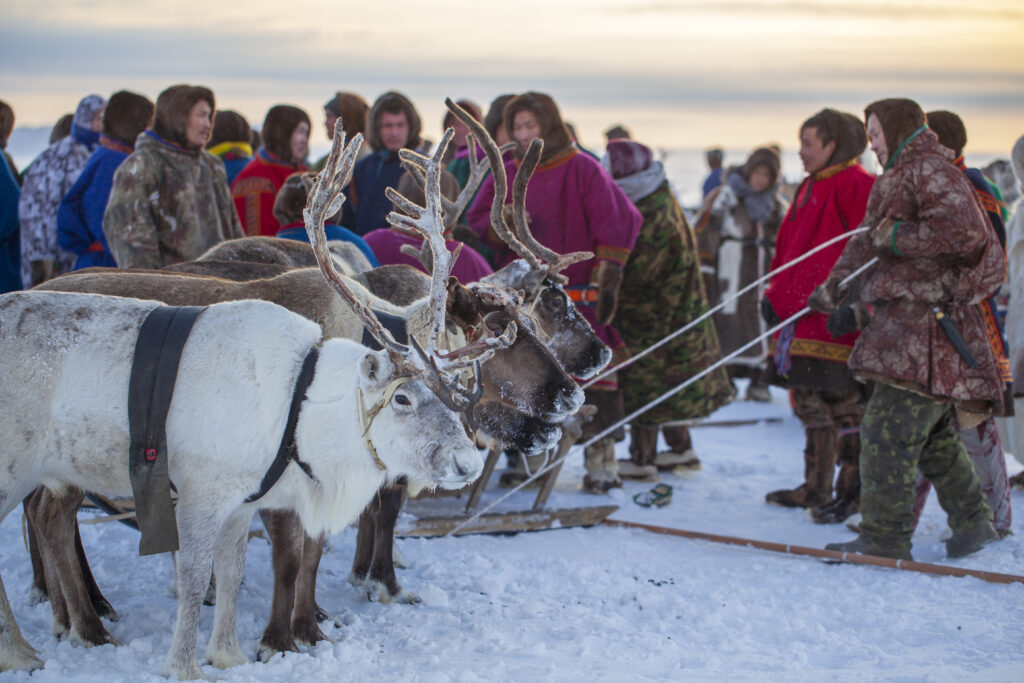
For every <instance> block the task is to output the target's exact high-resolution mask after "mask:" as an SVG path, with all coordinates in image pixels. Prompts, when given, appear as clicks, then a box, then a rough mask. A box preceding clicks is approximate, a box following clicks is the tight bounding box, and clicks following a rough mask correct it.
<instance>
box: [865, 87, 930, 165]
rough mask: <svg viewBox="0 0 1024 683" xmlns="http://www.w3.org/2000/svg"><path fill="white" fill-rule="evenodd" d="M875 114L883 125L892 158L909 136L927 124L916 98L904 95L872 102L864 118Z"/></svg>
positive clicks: (887, 146) (887, 147) (866, 109)
mask: <svg viewBox="0 0 1024 683" xmlns="http://www.w3.org/2000/svg"><path fill="white" fill-rule="evenodd" d="M872 114H874V115H875V116H876V117H878V122H879V123H880V124H881V125H882V135H884V136H885V146H886V149H887V150H888V152H889V159H892V155H893V153H894V152H895V151H896V149H897V148H898V147H899V146H900V145H901V144H903V142H904V141H905V140H906V139H907V138H909V137H910V136H911V135H912V134H913V132H914V131H915V130H917V129H918V128H920V127H921V126H923V125H925V118H924V111H922V110H921V106H920V105H919V104H918V103H917V102H915V101H914V100H908V99H906V98H904V97H893V98H890V99H887V100H878V101H877V102H872V103H871V104H869V105H868V106H867V108H865V109H864V120H865V121H867V120H868V119H869V118H871V115H872Z"/></svg>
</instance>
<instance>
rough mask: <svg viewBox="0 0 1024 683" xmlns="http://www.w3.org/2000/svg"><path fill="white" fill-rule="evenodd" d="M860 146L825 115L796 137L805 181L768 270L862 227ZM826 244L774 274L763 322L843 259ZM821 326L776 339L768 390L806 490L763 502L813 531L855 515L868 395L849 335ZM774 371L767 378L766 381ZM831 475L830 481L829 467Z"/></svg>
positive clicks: (784, 314)
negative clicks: (772, 386) (808, 519)
mask: <svg viewBox="0 0 1024 683" xmlns="http://www.w3.org/2000/svg"><path fill="white" fill-rule="evenodd" d="M866 146H867V136H866V135H865V133H864V125H863V124H862V123H861V122H860V119H858V118H856V117H855V116H853V115H852V114H846V113H844V112H839V111H836V110H835V109H823V110H821V111H820V112H818V113H817V114H815V115H814V116H812V117H810V118H809V119H807V120H806V121H804V123H803V125H802V126H801V127H800V158H801V160H802V161H803V164H804V169H805V170H806V171H807V173H808V175H807V177H806V178H805V179H804V181H803V182H802V183H801V184H800V187H799V188H798V189H797V192H796V194H795V196H794V201H793V204H792V206H790V208H789V211H788V212H787V213H786V217H785V219H784V220H783V221H782V225H781V226H780V227H779V232H778V235H777V237H776V244H775V257H774V258H773V259H772V263H771V270H776V269H778V268H780V267H781V266H783V265H784V264H787V263H789V262H791V261H793V260H795V259H796V258H797V257H800V256H803V255H804V254H806V253H807V252H809V251H811V250H812V249H814V248H817V247H818V246H819V245H821V244H823V243H824V242H827V241H828V240H830V239H833V238H835V237H838V236H840V235H842V234H844V233H846V232H847V231H849V230H852V229H854V228H856V227H857V226H858V225H860V224H861V220H862V219H863V217H864V210H865V207H866V206H867V199H868V193H869V192H870V191H871V185H872V183H873V182H874V178H873V177H872V176H871V174H870V173H868V172H867V171H866V170H864V167H862V166H861V165H860V163H859V159H860V154H861V153H862V152H863V151H864V148H865V147H866ZM843 246H844V245H843V243H842V242H840V243H837V244H833V245H832V246H830V247H828V248H826V249H823V250H821V251H819V252H817V253H816V254H813V255H811V256H810V257H809V258H808V259H807V260H805V261H803V262H802V263H801V264H800V265H799V266H797V267H794V268H790V269H788V270H786V271H784V272H782V273H778V274H777V275H775V276H774V277H773V278H772V281H771V283H770V284H769V286H768V288H767V289H766V291H765V302H766V303H765V304H764V310H765V317H766V322H768V323H769V324H770V325H773V326H774V325H775V324H776V323H778V322H779V321H780V320H784V319H786V318H789V317H791V316H792V315H794V314H796V313H797V311H799V310H801V309H802V308H804V307H805V306H806V305H807V297H808V296H810V294H811V292H812V291H813V290H814V288H815V287H816V286H818V285H819V284H821V283H822V282H823V281H824V280H825V277H826V276H827V275H828V273H829V271H830V270H831V268H832V266H833V265H835V262H836V259H838V258H839V255H840V254H841V253H842V251H843ZM834 331H835V330H830V329H829V328H828V324H827V318H826V316H824V315H822V314H820V313H810V314H808V315H804V316H803V317H801V318H800V319H798V320H797V321H796V322H795V323H791V324H790V325H788V326H787V327H785V328H783V329H782V330H781V331H780V332H779V333H778V334H777V335H776V339H775V349H774V357H773V362H772V363H769V367H768V371H769V375H774V377H773V378H772V381H773V382H774V383H776V384H780V385H782V386H785V387H788V388H789V389H790V392H791V395H792V400H793V412H794V413H796V416H797V417H798V418H800V422H801V423H802V424H803V427H804V433H805V436H806V446H805V448H804V482H803V483H802V484H800V485H799V486H797V487H796V488H795V489H780V490H777V491H772V492H770V493H768V494H767V495H766V496H765V499H766V500H767V502H769V503H775V504H777V505H784V506H786V507H804V508H810V509H811V511H812V512H811V515H812V519H814V521H815V522H819V523H836V522H841V521H843V520H844V519H846V518H847V517H849V516H850V515H852V514H854V513H856V512H857V505H858V501H859V494H860V479H859V476H858V457H859V454H860V434H859V430H860V421H861V416H862V415H863V414H864V406H865V405H866V401H867V393H866V388H865V387H864V386H863V385H861V384H859V383H858V382H857V381H856V380H855V379H854V377H853V375H852V374H851V373H850V371H849V369H847V367H846V360H847V358H849V356H850V351H851V349H852V348H853V344H854V342H856V340H857V335H856V330H845V331H842V333H841V334H833V332H834ZM773 371H774V372H773ZM837 461H838V462H839V465H840V470H839V475H838V477H837V479H836V481H835V493H836V497H835V500H834V501H833V497H832V492H833V482H832V478H833V476H834V475H835V465H836V462H837Z"/></svg>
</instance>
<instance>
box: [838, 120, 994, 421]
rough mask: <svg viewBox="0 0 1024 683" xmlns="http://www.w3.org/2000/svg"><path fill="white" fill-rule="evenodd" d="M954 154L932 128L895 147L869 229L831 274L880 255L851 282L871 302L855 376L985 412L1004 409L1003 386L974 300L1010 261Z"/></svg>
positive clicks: (874, 196) (876, 190)
mask: <svg viewBox="0 0 1024 683" xmlns="http://www.w3.org/2000/svg"><path fill="white" fill-rule="evenodd" d="M951 158H952V157H951V153H949V152H948V150H946V149H945V148H943V147H941V146H940V145H939V142H938V139H937V138H936V137H935V135H934V133H932V132H931V131H930V130H925V131H924V132H922V133H921V134H919V135H918V136H917V137H916V138H913V139H911V140H910V141H909V143H907V144H906V146H905V147H904V148H903V149H902V150H897V154H896V155H895V159H894V160H893V161H891V162H890V164H889V168H888V170H886V171H885V173H883V174H882V175H881V176H880V177H879V178H878V180H877V181H876V182H875V185H874V187H873V188H872V190H871V195H870V196H869V198H868V206H867V214H866V215H865V218H864V224H866V225H870V226H874V227H873V229H872V231H869V232H867V233H861V234H859V235H857V236H856V237H854V238H852V239H851V240H850V243H849V244H848V245H847V247H846V249H845V250H844V251H843V255H842V256H841V257H840V259H839V261H838V262H837V263H836V265H835V267H834V268H833V270H832V274H833V275H836V276H839V277H841V278H844V277H846V276H847V275H849V274H850V273H852V272H853V271H854V270H855V269H856V268H857V267H859V266H860V265H862V264H864V263H867V261H868V260H870V259H871V258H872V257H873V256H878V257H879V261H878V263H876V264H875V265H874V266H872V267H871V268H870V269H869V270H867V271H866V272H865V273H864V274H862V275H860V276H859V277H858V280H857V281H856V282H857V283H858V284H856V285H854V287H855V288H858V287H859V296H860V299H861V300H862V301H863V302H865V303H867V304H869V305H871V306H873V308H874V316H873V318H872V320H871V322H869V323H868V324H867V326H866V327H865V328H864V329H863V330H862V331H861V336H860V339H858V340H857V344H856V346H854V349H853V353H852V355H851V356H850V360H849V366H850V369H851V370H853V371H854V373H855V374H857V376H858V377H861V378H870V379H877V380H880V381H883V382H886V383H888V384H892V385H895V386H900V387H902V388H905V389H910V390H912V391H916V392H918V393H921V394H924V395H926V396H930V397H932V398H934V399H936V400H940V401H952V402H954V403H955V404H956V405H957V406H958V407H960V408H962V409H965V410H968V411H971V412H987V411H988V410H989V409H991V408H993V407H996V408H998V407H1000V406H1001V402H1002V392H1003V382H1002V379H1001V378H1000V375H999V370H998V369H997V367H996V362H995V359H994V357H993V355H992V350H991V347H990V346H989V343H988V339H987V333H986V328H985V324H984V321H983V320H982V317H981V314H980V311H979V308H978V306H976V305H975V304H977V303H978V302H979V301H981V300H982V299H984V298H985V297H987V296H988V295H990V294H992V293H993V292H994V291H995V290H996V289H997V288H998V287H999V285H1000V284H1001V283H1002V281H1003V279H1004V277H1005V275H1006V259H1005V256H1004V255H1003V250H1002V247H1001V246H1000V245H999V240H998V238H997V237H996V235H995V233H994V231H993V230H992V228H991V226H990V225H989V222H988V220H987V218H986V217H985V213H984V211H983V209H982V207H981V205H980V204H979V202H978V199H977V196H976V195H975V192H974V189H973V188H972V187H971V184H970V182H969V181H968V180H967V178H966V177H964V175H963V173H961V172H960V170H959V169H957V168H956V166H953V165H952V164H951V163H949V162H950V159H951ZM887 218H888V219H892V220H891V221H890V222H885V219H887ZM892 221H898V222H897V223H895V224H894V223H893V222H892ZM880 230H881V231H882V233H884V234H882V233H880V234H877V235H876V234H875V233H876V232H878V231H880ZM873 245H874V246H873ZM935 307H938V308H940V309H941V310H942V311H943V312H944V313H945V314H947V315H948V316H949V318H951V319H952V320H953V322H954V323H955V324H956V326H957V327H958V328H959V330H960V332H961V334H962V335H963V337H964V339H965V341H966V342H967V345H968V347H969V348H970V351H971V354H972V355H973V356H974V358H975V360H976V361H977V367H976V368H974V369H971V368H969V367H968V366H967V363H966V362H965V361H964V359H963V358H962V357H961V356H960V354H959V353H958V352H957V350H956V349H955V348H954V346H953V344H952V342H951V341H950V338H949V336H948V335H947V334H946V332H945V331H944V330H943V329H942V327H941V326H940V325H939V322H938V321H937V319H936V316H935V314H934V313H933V308H935Z"/></svg>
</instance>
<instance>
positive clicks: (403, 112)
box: [341, 91, 421, 235]
mask: <svg viewBox="0 0 1024 683" xmlns="http://www.w3.org/2000/svg"><path fill="white" fill-rule="evenodd" d="M342 122H344V119H342ZM420 130H421V123H420V115H419V113H417V111H416V108H415V107H414V106H413V105H412V102H411V101H410V100H409V98H407V97H406V96H405V95H403V94H401V93H398V92H394V91H390V92H386V93H384V94H383V95H381V96H380V97H378V98H377V101H376V102H374V103H373V107H372V108H371V109H370V115H369V117H368V119H367V123H366V142H365V144H366V145H368V146H369V147H370V150H371V152H372V153H371V154H370V155H369V156H367V157H366V158H364V159H362V160H361V161H357V162H356V165H355V167H354V168H353V169H352V182H351V183H349V186H348V189H347V190H346V191H345V196H346V200H347V201H346V202H345V203H344V204H343V205H342V209H341V210H342V214H341V223H342V225H344V226H345V227H346V228H348V229H349V230H351V231H352V232H354V233H356V234H357V235H365V234H366V233H368V232H370V231H371V230H376V229H377V228H386V227H388V221H387V215H388V214H389V213H390V212H391V210H392V206H391V200H389V199H388V198H387V196H386V195H385V193H384V192H385V190H386V189H387V188H389V187H395V188H397V187H398V181H399V180H400V179H401V177H402V173H403V167H402V162H401V160H400V159H399V158H398V151H399V150H400V149H403V148H404V149H416V148H418V147H419V146H420V143H421V140H420Z"/></svg>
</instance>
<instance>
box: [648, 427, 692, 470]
mask: <svg viewBox="0 0 1024 683" xmlns="http://www.w3.org/2000/svg"><path fill="white" fill-rule="evenodd" d="M661 433H662V434H664V435H665V443H667V444H668V447H669V452H667V453H659V454H658V455H656V456H655V458H654V464H655V466H657V468H658V469H665V470H675V469H677V468H684V469H687V470H699V469H700V468H701V464H700V458H698V457H697V453H696V452H695V451H694V450H693V440H692V439H691V438H690V428H689V427H687V426H685V425H677V426H665V427H662V429H661Z"/></svg>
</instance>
